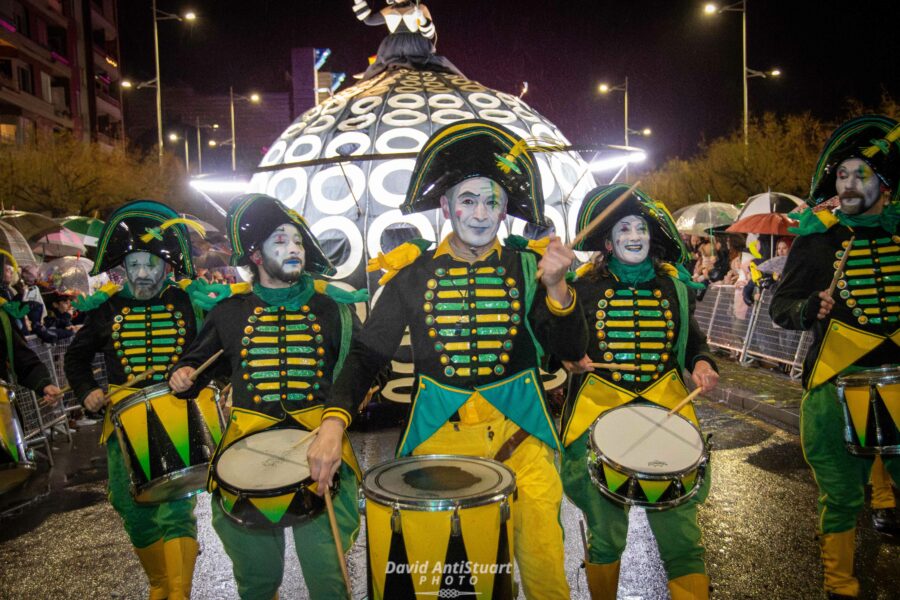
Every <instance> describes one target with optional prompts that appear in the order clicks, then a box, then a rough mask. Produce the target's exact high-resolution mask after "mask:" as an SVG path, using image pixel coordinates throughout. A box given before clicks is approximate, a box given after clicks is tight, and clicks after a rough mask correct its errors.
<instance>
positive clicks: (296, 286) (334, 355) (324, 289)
mask: <svg viewBox="0 0 900 600" xmlns="http://www.w3.org/2000/svg"><path fill="white" fill-rule="evenodd" d="M225 225H226V231H227V234H228V237H229V240H230V241H231V245H232V248H233V251H234V252H233V255H232V263H233V264H234V265H242V266H245V267H248V268H249V269H250V270H251V271H252V272H253V283H252V286H251V285H249V284H239V285H236V286H231V287H226V286H221V291H222V292H224V293H221V294H218V295H217V296H216V300H217V301H219V302H218V304H216V306H215V307H214V308H213V309H212V310H211V311H210V312H209V315H208V316H207V319H206V321H205V323H204V325H203V329H202V330H201V331H200V334H199V335H198V336H197V340H196V341H195V342H194V344H193V345H192V346H191V347H190V348H188V350H187V352H186V353H185V354H184V356H182V357H181V360H180V361H179V363H178V364H177V365H176V366H175V367H174V369H173V372H172V375H171V377H170V379H169V383H170V385H171V386H172V388H173V389H174V390H176V391H184V390H187V389H188V388H191V387H196V386H198V385H201V384H202V383H203V380H204V379H205V378H208V376H209V371H207V374H206V375H205V376H203V377H201V378H199V379H198V381H197V383H196V384H195V383H194V382H192V381H191V380H190V375H191V374H192V373H193V372H194V370H195V369H196V368H197V367H198V366H199V365H201V364H202V363H203V362H204V361H206V360H207V359H208V358H209V357H211V356H213V355H214V354H215V353H216V352H217V351H219V350H224V351H225V352H224V354H223V355H222V358H221V359H220V360H219V361H218V362H217V364H222V363H224V367H225V369H224V371H225V373H224V374H226V375H228V376H230V378H231V382H232V390H233V396H232V403H233V408H232V411H231V419H230V421H229V424H228V428H227V430H226V431H225V435H224V437H223V439H222V442H221V443H220V444H219V449H218V451H217V453H218V454H221V453H222V452H223V451H225V450H226V449H227V448H228V447H229V446H231V445H232V444H234V443H235V442H236V441H238V440H241V439H243V438H245V437H247V436H250V435H252V434H254V433H257V432H261V431H264V430H268V429H272V428H285V427H287V428H296V429H305V430H312V429H315V428H317V427H319V425H320V423H322V421H324V420H325V419H329V418H330V419H336V420H338V421H339V422H341V423H345V424H346V423H349V422H350V413H349V412H348V411H347V410H345V409H342V408H330V409H326V408H324V406H325V402H326V400H327V399H328V398H329V397H330V396H331V389H332V381H333V379H334V378H335V377H337V374H338V373H339V372H340V371H341V367H342V365H343V362H344V357H345V356H346V354H347V352H348V351H349V349H350V342H351V337H352V334H353V330H354V329H355V328H357V327H358V325H359V321H358V319H357V318H356V315H355V313H354V312H353V308H352V304H353V303H356V302H363V301H365V300H366V298H367V296H368V294H367V292H366V291H365V290H363V291H361V292H347V291H345V290H341V289H338V288H336V287H335V286H332V285H330V284H328V283H327V282H326V281H325V280H324V279H322V278H320V276H322V275H333V274H334V272H335V269H334V267H333V266H332V264H331V262H330V261H329V260H328V257H327V256H325V253H324V251H323V250H322V248H321V247H320V246H319V243H318V241H317V240H316V238H315V236H313V234H312V232H311V231H310V230H309V226H308V225H307V223H306V221H305V220H304V219H303V218H302V217H301V216H300V215H298V214H297V213H296V212H294V211H293V210H289V209H288V208H287V207H285V206H284V205H283V204H282V203H281V202H279V201H278V200H276V199H275V198H272V197H269V196H264V195H262V194H250V195H247V196H241V197H239V198H237V199H235V201H234V204H233V206H232V208H231V210H230V211H229V212H228V216H227V218H226V224H225ZM314 275H315V276H314ZM287 450H288V448H285V451H287ZM341 457H342V463H341V466H340V469H339V477H340V484H339V490H338V493H337V495H336V496H335V498H334V509H335V514H336V517H337V523H338V528H339V530H340V534H341V535H340V537H341V544H342V548H343V550H344V551H346V550H349V549H350V546H351V545H352V544H353V541H354V539H355V538H356V535H357V533H358V530H359V511H358V505H357V489H358V480H359V477H360V475H361V474H360V472H359V467H358V465H357V462H356V458H355V456H354V454H353V449H352V448H351V447H350V442H349V440H348V439H347V438H346V437H344V438H343V445H342V447H341ZM210 491H211V492H213V501H212V512H213V528H214V529H215V530H216V533H217V534H218V535H219V538H220V539H221V540H222V545H223V546H224V547H225V552H226V553H227V554H228V556H229V557H230V558H231V561H232V564H233V571H234V577H235V579H236V580H237V587H238V593H239V595H240V597H241V598H242V599H243V600H248V599H259V600H269V599H271V598H273V597H275V596H276V595H277V593H278V588H279V586H280V585H281V580H282V575H283V570H284V544H285V536H284V528H283V527H278V522H279V521H280V518H281V515H283V514H284V511H285V510H286V509H287V507H288V505H287V503H285V504H284V505H283V506H280V507H278V506H275V507H273V506H269V505H267V508H266V509H265V512H263V506H262V505H261V504H260V505H259V508H260V512H261V513H262V514H261V518H262V519H268V520H269V521H271V524H272V526H273V527H271V528H251V527H247V526H244V525H242V524H238V523H237V522H235V521H233V520H232V519H231V518H230V517H229V515H228V514H226V510H231V507H230V506H229V503H230V502H233V501H234V499H233V498H231V499H229V498H228V496H227V493H226V492H225V490H224V489H217V487H216V482H215V478H214V477H213V478H211V481H210ZM320 491H321V490H320ZM288 502H289V501H288ZM279 513H280V514H279ZM293 534H294V546H295V548H296V550H297V556H298V558H299V560H300V566H301V568H302V569H303V573H304V580H305V581H306V585H307V588H308V589H309V592H310V597H311V598H313V599H314V600H315V599H328V600H331V599H335V598H345V597H346V594H347V592H346V589H345V587H344V581H343V578H342V576H341V571H340V565H339V563H338V560H337V553H336V552H335V545H334V544H335V541H334V538H333V537H332V533H331V529H330V527H329V522H328V516H327V515H326V514H325V513H324V512H322V513H320V514H318V515H317V516H315V517H313V518H312V519H310V520H308V521H306V522H303V523H301V524H299V525H295V526H294V527H293Z"/></svg>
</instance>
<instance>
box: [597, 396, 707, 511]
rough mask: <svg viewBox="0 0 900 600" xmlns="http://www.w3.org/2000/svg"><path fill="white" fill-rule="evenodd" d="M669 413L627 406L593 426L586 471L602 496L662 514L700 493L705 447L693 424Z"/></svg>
mask: <svg viewBox="0 0 900 600" xmlns="http://www.w3.org/2000/svg"><path fill="white" fill-rule="evenodd" d="M668 413H669V411H668V410H666V409H665V408H662V407H661V406H657V405H655V404H643V403H629V404H623V405H622V406H618V407H616V408H613V409H610V410H608V411H606V412H604V413H603V414H602V415H600V416H599V417H598V418H597V420H596V421H594V424H593V425H591V435H590V443H591V449H590V451H589V452H588V471H589V472H590V475H591V480H592V481H593V482H594V485H596V486H597V489H599V490H600V493H602V494H603V495H604V496H606V497H607V498H609V499H610V500H613V501H614V502H617V503H619V504H622V505H628V506H642V507H644V508H646V509H647V510H664V509H667V508H673V507H675V506H678V505H680V504H683V503H685V502H687V501H688V500H690V499H691V498H693V497H694V495H695V494H696V493H697V492H698V491H699V490H700V486H701V485H702V484H703V477H704V475H705V473H706V463H707V461H708V459H709V448H708V447H707V445H706V443H705V442H704V440H703V436H702V434H701V433H700V430H699V429H698V428H697V426H696V425H694V424H693V423H691V422H690V421H689V420H688V419H686V418H684V417H682V416H681V415H679V414H678V413H675V414H673V415H669V414H668Z"/></svg>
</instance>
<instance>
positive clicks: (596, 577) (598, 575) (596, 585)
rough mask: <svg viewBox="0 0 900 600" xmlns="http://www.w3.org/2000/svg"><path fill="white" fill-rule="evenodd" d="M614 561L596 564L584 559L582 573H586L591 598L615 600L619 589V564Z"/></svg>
mask: <svg viewBox="0 0 900 600" xmlns="http://www.w3.org/2000/svg"><path fill="white" fill-rule="evenodd" d="M620 564H621V561H618V560H617V561H616V562H614V563H606V564H598V563H589V562H587V561H584V573H585V575H587V582H588V590H589V591H590V592H591V600H616V592H617V591H618V589H619V565H620Z"/></svg>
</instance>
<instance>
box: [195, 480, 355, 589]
mask: <svg viewBox="0 0 900 600" xmlns="http://www.w3.org/2000/svg"><path fill="white" fill-rule="evenodd" d="M357 487H358V483H357V480H356V475H355V474H354V473H353V470H352V469H351V468H350V467H348V466H347V465H345V464H344V465H341V483H340V491H339V492H338V495H337V496H336V497H335V498H334V514H335V517H336V518H337V524H338V529H339V530H340V532H341V545H342V546H343V547H344V552H347V551H348V550H350V546H352V545H353V542H354V540H355V539H356V535H357V534H358V533H359V505H358V504H357ZM212 515H213V516H212V523H213V529H215V530H216V533H217V534H219V538H220V539H221V540H222V545H223V546H224V547H225V552H226V553H227V554H228V556H229V557H230V558H231V562H232V565H233V568H234V578H235V580H236V581H237V587H238V594H239V595H240V597H241V599H242V600H271V599H272V598H273V597H274V596H275V594H276V593H277V592H278V588H279V587H280V586H281V578H282V575H283V574H284V529H261V528H260V529H252V528H249V527H244V526H243V525H238V524H237V523H235V522H234V521H232V520H231V518H229V517H228V515H226V514H225V512H224V511H223V510H222V507H221V506H220V505H219V502H218V501H217V499H216V497H215V496H214V497H213V502H212ZM292 529H293V532H294V547H295V548H296V550H297V558H299V559H300V568H301V569H302V571H303V579H304V580H305V581H306V587H307V588H308V589H309V596H310V598H312V599H313V600H316V599H326V598H327V599H338V598H347V590H346V588H345V587H344V579H343V576H342V575H341V567H340V565H339V564H338V559H337V552H336V550H335V548H334V537H332V535H331V525H330V524H329V522H328V515H327V514H326V513H324V512H323V513H322V514H320V515H318V516H317V517H315V518H314V519H312V520H310V521H307V522H305V523H303V524H301V525H295V526H294V527H293V528H292Z"/></svg>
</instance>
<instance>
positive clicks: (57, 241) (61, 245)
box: [32, 229, 85, 257]
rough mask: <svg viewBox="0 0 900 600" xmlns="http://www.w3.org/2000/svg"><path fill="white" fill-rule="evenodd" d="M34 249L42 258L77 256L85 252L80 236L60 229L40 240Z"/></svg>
mask: <svg viewBox="0 0 900 600" xmlns="http://www.w3.org/2000/svg"><path fill="white" fill-rule="evenodd" d="M32 249H33V250H34V251H35V252H36V253H38V254H40V255H42V256H45V257H47V256H75V255H81V254H84V252H85V247H84V244H83V243H81V238H80V237H79V236H78V234H76V233H73V232H71V231H69V230H68V229H60V230H59V231H56V232H54V233H48V234H47V235H45V236H44V237H42V238H39V239H38V240H37V241H36V242H35V243H34V244H33V245H32Z"/></svg>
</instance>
